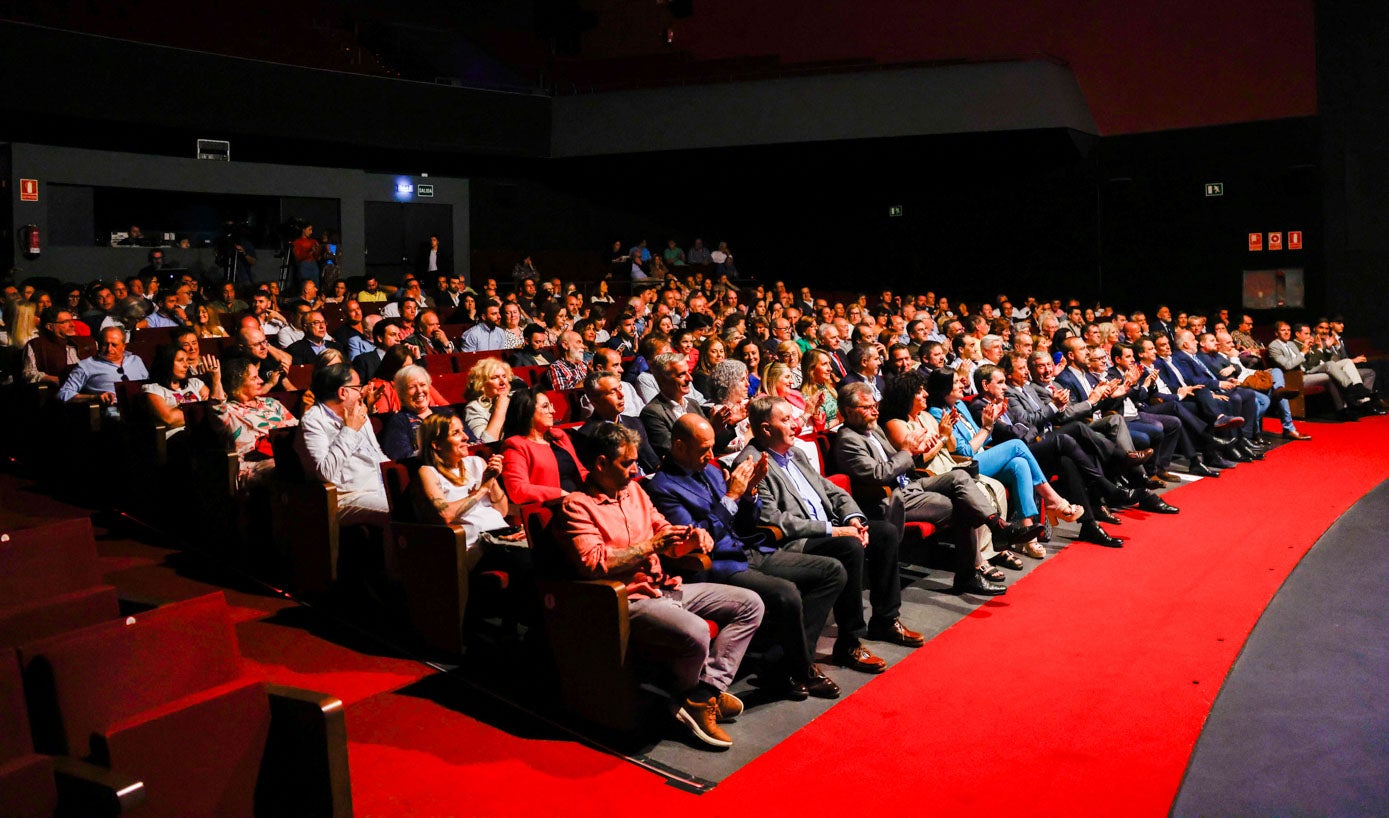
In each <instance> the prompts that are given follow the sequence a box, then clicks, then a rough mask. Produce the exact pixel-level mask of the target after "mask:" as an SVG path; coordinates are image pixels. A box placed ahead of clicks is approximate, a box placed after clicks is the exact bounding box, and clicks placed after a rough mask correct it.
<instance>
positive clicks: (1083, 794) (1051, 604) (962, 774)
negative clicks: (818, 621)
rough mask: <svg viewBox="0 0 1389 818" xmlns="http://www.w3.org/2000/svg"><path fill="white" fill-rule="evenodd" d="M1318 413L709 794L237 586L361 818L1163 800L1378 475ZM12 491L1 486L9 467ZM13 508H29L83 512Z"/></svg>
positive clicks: (145, 575) (153, 574)
mask: <svg viewBox="0 0 1389 818" xmlns="http://www.w3.org/2000/svg"><path fill="white" fill-rule="evenodd" d="M1308 429H1309V430H1310V431H1311V432H1312V433H1313V434H1314V435H1315V436H1316V440H1315V441H1313V442H1311V443H1294V444H1290V445H1286V446H1283V447H1281V448H1279V449H1278V450H1277V451H1275V452H1273V453H1271V454H1270V455H1269V456H1268V459H1267V461H1265V462H1264V463H1261V464H1252V465H1249V466H1242V467H1240V468H1239V469H1236V470H1235V471H1233V472H1230V473H1228V474H1227V475H1226V476H1224V477H1222V478H1221V479H1219V480H1204V481H1201V482H1199V483H1197V484H1195V485H1191V486H1188V487H1185V488H1182V489H1179V490H1177V491H1175V492H1173V493H1172V494H1170V495H1169V499H1170V500H1171V501H1172V502H1174V503H1176V504H1177V505H1179V506H1181V508H1182V513H1181V514H1180V515H1177V516H1158V515H1138V514H1132V515H1129V517H1128V519H1127V521H1126V523H1125V524H1124V525H1123V526H1122V528H1120V529H1119V533H1121V534H1122V535H1123V536H1124V537H1126V538H1128V539H1129V544H1128V545H1127V546H1126V547H1125V548H1123V549H1122V550H1118V551H1115V550H1110V549H1102V548H1099V547H1096V546H1091V545H1085V544H1078V545H1074V546H1071V547H1068V548H1066V550H1065V551H1064V552H1063V553H1061V554H1059V555H1055V556H1053V557H1051V558H1049V559H1048V560H1047V561H1046V562H1045V563H1044V564H1043V565H1042V566H1041V567H1040V569H1039V570H1038V571H1037V572H1035V573H1034V574H1033V575H1031V576H1030V577H1029V578H1028V579H1027V580H1026V581H1025V582H1023V583H1020V584H1019V585H1017V586H1016V587H1015V588H1013V590H1011V591H1010V592H1009V593H1008V595H1007V596H1005V597H1002V598H999V599H997V600H995V601H993V602H990V603H989V604H987V605H985V606H984V607H982V608H980V609H979V610H977V611H976V612H975V613H974V614H972V615H971V616H969V617H967V618H966V619H965V620H963V621H961V622H960V623H959V624H957V625H956V626H954V627H953V628H951V629H949V630H948V631H946V632H945V633H943V634H942V635H940V636H939V637H937V638H935V639H933V640H932V641H931V642H930V643H929V644H928V645H926V647H924V648H922V649H920V650H918V651H916V652H915V653H913V654H912V655H911V656H910V657H909V658H908V659H907V660H905V661H903V662H902V663H901V664H900V665H898V666H896V667H895V668H893V670H892V671H891V672H890V673H888V674H886V675H885V676H884V677H882V678H879V679H876V680H874V681H873V682H872V683H870V684H869V685H868V686H866V687H865V688H863V689H862V690H860V691H859V692H858V693H856V694H854V695H853V696H850V697H848V698H847V699H845V700H844V701H843V702H841V703H840V704H839V705H838V706H836V707H835V708H833V709H832V710H830V711H829V712H828V713H827V714H825V715H824V716H822V717H821V718H819V719H817V720H816V721H814V722H812V723H810V724H809V725H807V726H806V727H805V728H804V729H802V730H801V731H799V732H798V733H796V734H794V735H793V736H792V737H791V738H790V739H788V740H787V741H785V742H783V743H781V744H780V745H778V746H776V747H774V748H773V749H772V750H770V751H768V752H767V753H765V754H764V755H762V756H761V757H759V758H758V759H756V760H755V761H754V762H752V763H751V764H749V765H748V766H747V767H745V768H743V769H742V770H740V771H739V772H738V773H736V774H734V775H733V776H732V777H730V778H729V779H727V780H725V781H724V782H723V783H722V784H720V785H719V786H718V787H716V788H715V789H714V790H713V791H712V792H710V793H708V794H706V795H703V796H696V795H692V794H689V793H686V792H683V791H681V790H677V789H675V788H673V787H670V786H667V785H666V784H665V783H664V781H663V780H662V779H661V778H660V777H658V776H656V775H653V774H651V773H649V772H646V771H644V770H642V769H640V768H638V767H636V766H634V765H632V764H629V763H627V762H625V761H623V760H621V759H618V758H615V757H612V756H609V755H606V754H603V753H600V752H598V751H595V750H591V749H588V748H586V747H584V746H582V745H580V744H577V743H575V742H572V741H567V740H558V741H557V740H548V739H542V738H536V737H532V736H522V735H513V734H509V733H507V732H504V731H503V730H500V729H497V728H495V727H491V726H488V725H486V724H483V723H480V722H478V721H476V720H475V719H472V718H470V717H468V716H466V715H463V714H462V713H459V712H457V711H455V710H451V709H449V708H447V707H444V706H441V705H439V704H437V703H435V702H433V701H431V700H429V699H427V698H421V697H416V696H412V695H409V694H408V692H407V693H399V692H391V691H397V690H399V689H400V688H402V687H404V686H406V685H409V684H410V683H412V682H414V681H416V680H418V679H420V678H423V677H425V676H428V675H430V674H431V672H432V671H431V669H430V668H428V667H426V666H424V665H420V664H417V663H414V662H410V661H407V660H398V659H393V658H383V657H379V656H371V655H367V654H363V653H359V652H357V651H354V650H352V649H350V648H347V647H343V646H342V645H339V644H336V643H334V642H332V641H328V640H326V639H323V638H320V637H319V636H316V635H314V634H312V633H309V632H308V631H305V630H302V629H301V628H298V627H294V626H293V621H286V622H284V623H280V622H278V621H277V619H278V618H272V619H267V618H266V617H267V616H271V615H274V614H276V613H277V612H281V611H282V610H283V609H285V608H286V606H289V605H290V603H287V602H285V601H284V600H279V599H274V598H269V597H260V596H254V595H251V594H245V593H238V592H235V591H229V592H228V599H229V601H231V603H232V604H233V605H234V606H235V607H236V609H237V611H238V616H237V620H238V622H239V624H238V626H237V632H238V636H239V638H240V641H241V646H242V651H243V653H244V654H245V656H246V659H247V662H248V664H250V665H251V666H252V667H254V668H256V669H257V670H258V671H259V672H260V673H262V674H264V675H265V676H266V677H267V678H268V679H271V680H273V681H279V682H285V683H288V684H296V685H302V686H305V687H309V688H311V689H316V690H322V691H324V692H328V693H332V694H334V695H337V696H339V697H341V698H342V699H343V700H344V701H345V702H346V703H347V704H348V711H347V718H348V736H349V740H350V744H351V746H350V754H351V755H350V762H351V767H352V784H353V798H354V801H355V804H356V812H357V815H359V816H406V815H409V816H437V815H526V816H534V815H566V816H571V815H595V816H596V815H602V816H605V817H606V816H611V815H612V814H614V812H615V811H626V810H627V809H629V808H630V809H636V808H639V809H640V810H641V811H643V812H651V811H656V812H661V813H665V814H690V813H696V812H697V813H698V814H700V815H702V816H717V815H727V816H746V815H748V814H749V813H757V812H766V813H769V814H774V815H783V814H797V813H799V814H827V813H828V814H832V813H837V812H848V813H852V814H857V813H859V812H862V811H863V808H864V806H865V805H868V806H869V808H870V809H871V810H872V811H873V812H874V813H875V814H879V815H903V814H912V815H920V814H943V815H958V814H966V813H968V812H972V811H973V812H986V813H998V812H1003V811H1005V810H1006V811H1007V812H1008V813H1010V814H1017V815H1066V816H1073V815H1105V816H1115V815H1139V816H1158V815H1166V814H1167V813H1168V812H1169V810H1170V807H1171V803H1172V800H1173V798H1174V796H1175V794H1176V792H1177V789H1178V787H1179V785H1180V783H1181V777H1182V774H1183V771H1184V769H1185V766H1186V763H1187V759H1188V757H1189V756H1190V754H1191V751H1192V748H1193V747H1194V745H1195V742H1196V739H1197V736H1198V734H1199V733H1200V731H1201V728H1202V725H1203V723H1204V721H1205V719H1206V716H1207V714H1208V712H1209V709H1210V707H1211V703H1212V702H1213V701H1214V699H1215V696H1216V694H1217V693H1218V692H1219V689H1220V685H1221V683H1222V680H1223V679H1224V678H1225V675H1226V673H1227V672H1228V671H1229V669H1230V666H1231V664H1232V663H1233V662H1234V659H1235V657H1236V655H1237V654H1238V652H1239V650H1240V648H1241V646H1242V644H1243V643H1244V641H1245V639H1246V637H1247V636H1248V634H1249V632H1250V630H1251V629H1252V627H1253V626H1254V624H1255V622H1256V621H1257V620H1258V618H1259V616H1260V614H1261V613H1262V611H1263V610H1264V608H1265V606H1266V605H1267V603H1268V601H1269V599H1270V598H1271V597H1272V596H1273V595H1274V594H1275V593H1276V592H1277V591H1278V589H1279V587H1280V585H1281V584H1282V582H1283V580H1284V579H1285V578H1286V577H1287V575H1288V574H1289V572H1290V571H1291V570H1292V569H1293V567H1294V566H1295V565H1296V564H1297V562H1298V561H1299V560H1300V559H1301V557H1302V556H1303V554H1304V553H1306V551H1307V549H1308V548H1310V547H1311V546H1312V544H1313V543H1314V542H1315V541H1316V540H1317V538H1318V537H1319V536H1320V535H1321V533H1322V532H1323V531H1324V530H1325V529H1326V528H1327V527H1328V526H1329V525H1330V524H1331V522H1332V521H1333V520H1334V519H1335V518H1336V517H1337V516H1338V515H1339V514H1341V513H1342V511H1344V510H1345V509H1346V508H1348V507H1349V506H1350V505H1352V504H1353V503H1354V502H1355V501H1356V500H1357V499H1358V498H1360V497H1361V496H1362V495H1364V494H1365V493H1366V492H1367V491H1369V490H1370V489H1371V488H1373V487H1374V486H1375V485H1377V484H1378V483H1380V482H1381V481H1382V480H1384V479H1385V478H1386V477H1389V455H1386V454H1385V452H1389V419H1386V418H1376V419H1372V420H1367V421H1364V422H1361V423H1358V424H1353V425H1352V424H1345V425H1311V426H1309V427H1308ZM4 485H5V489H6V493H7V494H10V491H9V490H10V488H11V487H12V486H13V482H12V481H9V480H6V481H4ZM11 496H13V495H12V494H11ZM0 505H8V504H0ZM11 508H13V506H11ZM25 508H26V511H29V512H31V513H33V518H34V519H40V518H42V517H50V516H71V514H72V513H74V511H73V509H71V507H62V506H61V505H60V504H53V507H52V508H44V509H41V510H40V509H35V508H30V507H29V506H28V505H27V502H26V506H25ZM77 513H80V512H77ZM15 516H19V515H12V521H15V520H14V517H15ZM22 516H23V518H24V519H25V521H27V519H29V515H28V514H25V515H22ZM101 551H102V554H103V560H104V562H105V563H106V567H107V574H108V578H109V580H110V581H112V582H113V583H114V584H116V585H117V586H118V587H119V588H121V590H122V592H123V593H125V594H126V595H127V596H134V597H137V598H138V597H142V596H148V597H149V598H151V599H165V600H168V599H181V598H186V597H188V596H193V595H196V594H198V593H203V592H206V591H208V590H212V589H214V588H215V586H212V585H209V584H207V583H206V582H203V581H200V580H197V579H193V578H191V577H188V576H181V575H178V574H176V573H175V572H174V571H173V570H171V568H170V567H169V566H168V565H161V564H160V563H161V562H162V561H163V556H164V555H167V554H168V553H169V552H166V551H163V550H162V549H157V548H152V547H147V546H141V545H139V544H134V543H130V542H129V541H119V540H118V541H110V540H107V541H103V542H102V543H101ZM460 695H466V694H460ZM737 730H738V728H737V726H736V725H735V726H734V727H733V734H734V736H735V739H736V737H737ZM693 772H695V773H696V774H697V773H698V770H694V771H693Z"/></svg>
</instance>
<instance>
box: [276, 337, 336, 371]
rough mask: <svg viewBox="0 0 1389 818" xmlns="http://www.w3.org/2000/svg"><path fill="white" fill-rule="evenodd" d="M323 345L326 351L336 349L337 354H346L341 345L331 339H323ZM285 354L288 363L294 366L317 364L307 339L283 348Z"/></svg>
mask: <svg viewBox="0 0 1389 818" xmlns="http://www.w3.org/2000/svg"><path fill="white" fill-rule="evenodd" d="M323 344H324V346H326V347H327V348H328V349H336V350H337V351H338V352H346V351H347V350H345V349H343V347H342V345H341V344H339V343H338V342H337V341H334V340H333V339H332V338H331V337H329V338H324V339H323ZM285 352H288V353H289V357H290V362H291V363H292V364H294V365H295V366H299V365H301V364H313V363H317V362H318V354H317V353H315V352H314V351H313V346H312V345H310V344H309V339H308V338H300V339H299V340H298V341H295V342H294V343H292V344H290V345H289V346H287V347H285Z"/></svg>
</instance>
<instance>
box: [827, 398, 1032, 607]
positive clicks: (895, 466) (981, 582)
mask: <svg viewBox="0 0 1389 818" xmlns="http://www.w3.org/2000/svg"><path fill="white" fill-rule="evenodd" d="M839 411H840V413H841V414H843V415H844V425H843V426H841V427H840V428H839V434H838V435H836V436H835V440H834V459H835V462H836V463H837V464H838V465H839V468H841V469H843V470H844V472H845V473H846V474H848V475H849V480H850V481H851V484H852V485H853V486H854V490H855V493H858V491H859V487H860V486H862V487H865V489H866V490H867V491H869V492H873V493H875V494H877V495H878V496H879V500H878V502H877V507H876V508H868V511H869V513H870V514H872V515H873V516H875V517H878V518H885V519H891V517H892V515H893V510H892V507H893V506H895V505H901V506H902V509H903V511H902V513H903V514H904V515H905V517H906V519H908V520H911V521H913V522H927V523H932V524H934V525H937V526H947V525H954V526H955V528H956V530H957V531H959V532H961V533H962V534H964V535H966V536H967V537H968V542H969V546H970V547H968V548H957V549H956V552H957V555H958V561H957V563H956V564H955V582H954V590H955V592H956V593H962V594H964V593H968V594H981V595H984V596H997V595H999V594H1001V593H1004V592H1005V591H1006V590H1007V589H1006V588H1005V587H1004V586H1003V585H1002V583H1001V582H998V581H991V580H990V578H989V577H988V576H987V575H986V574H985V572H986V571H987V570H988V569H987V567H986V565H985V562H984V558H983V553H984V550H985V548H986V546H987V545H988V541H989V540H988V538H990V537H991V536H993V535H997V537H998V539H999V540H1000V541H1001V542H1004V543H1020V542H1026V541H1028V540H1030V539H1032V538H1033V537H1036V536H1037V535H1038V534H1040V533H1041V532H1042V526H1032V527H1031V528H1024V527H1022V526H1020V525H1017V524H1014V525H1011V526H1009V525H1006V524H1004V523H1003V521H1002V520H1000V519H999V516H998V514H997V512H995V511H994V507H993V505H992V504H991V503H990V502H989V499H988V497H986V496H985V495H984V492H983V491H982V490H981V489H980V488H979V486H978V485H976V484H975V482H974V480H973V479H971V478H970V476H969V475H968V474H966V473H965V472H963V471H961V470H959V469H951V470H950V471H948V472H946V473H944V474H938V475H936V476H934V477H916V476H915V474H914V473H913V469H914V468H915V467H916V464H917V458H918V456H919V455H920V456H924V455H928V454H929V455H934V453H935V452H934V450H935V449H937V448H939V447H940V445H941V438H940V434H939V433H936V434H934V435H928V434H927V433H926V431H925V430H924V429H923V430H921V431H920V432H919V433H918V435H917V438H916V440H915V441H914V443H915V445H913V446H911V447H910V448H911V449H913V450H915V451H909V450H908V449H901V450H898V449H897V448H896V447H895V446H893V445H892V441H890V440H888V439H887V435H886V434H884V433H883V430H882V428H881V427H879V426H878V423H877V417H878V402H877V401H876V400H874V399H873V392H872V390H871V389H870V388H869V386H868V384H866V383H861V382H860V383H846V384H844V385H843V386H841V387H840V388H839ZM865 508H867V506H866V505H865ZM1000 578H1001V577H1000Z"/></svg>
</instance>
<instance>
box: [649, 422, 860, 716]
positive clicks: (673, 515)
mask: <svg viewBox="0 0 1389 818" xmlns="http://www.w3.org/2000/svg"><path fill="white" fill-rule="evenodd" d="M714 437H715V435H714V427H713V426H711V425H710V424H709V421H707V420H705V419H704V418H703V417H702V416H700V415H696V414H687V415H684V416H683V417H681V418H680V419H679V420H677V421H676V422H675V426H674V427H673V428H672V430H671V443H670V454H669V456H667V457H666V459H665V461H664V462H663V463H662V464H661V468H660V471H658V472H657V473H656V474H655V475H654V476H652V477H651V479H650V480H647V481H646V482H645V483H644V484H643V485H644V488H645V489H646V492H647V494H649V495H651V501H652V503H654V504H655V506H656V508H657V509H658V510H660V512H661V513H662V514H663V515H665V517H666V519H667V520H670V521H671V522H672V523H674V524H675V525H692V526H697V527H699V528H703V529H704V530H706V531H708V532H709V536H710V537H711V538H712V539H713V540H714V549H713V551H711V552H710V553H709V557H710V559H711V560H712V561H713V566H712V567H711V568H710V570H709V572H708V576H707V577H705V578H704V580H705V581H709V582H722V583H727V584H729V585H736V586H738V587H740V588H746V589H748V590H750V591H752V592H754V593H756V594H757V595H758V596H759V597H761V598H762V600H763V602H764V604H765V605H766V607H767V615H766V617H765V619H764V622H765V623H766V626H767V627H768V628H771V629H774V631H775V633H776V638H777V642H778V643H779V644H780V645H781V647H782V659H781V662H780V663H779V666H777V667H775V668H766V669H764V672H763V674H762V676H761V679H760V681H761V683H762V686H763V687H766V688H772V689H775V690H777V691H778V692H781V693H783V694H784V695H786V696H788V697H789V698H793V699H797V700H803V699H806V698H807V697H809V696H812V695H813V696H817V697H819V698H824V699H834V698H838V697H839V686H838V685H836V684H835V683H834V682H833V681H831V680H830V678H829V677H828V676H826V675H825V674H824V673H822V672H821V671H820V668H819V667H818V666H816V665H815V664H814V660H815V645H816V642H817V641H818V640H819V638H820V631H822V630H824V628H825V622H826V620H827V619H828V618H829V615H830V611H831V609H832V608H833V607H834V601H835V600H836V599H837V598H838V597H839V595H840V593H841V592H842V591H843V590H844V586H845V584H846V583H847V581H848V574H847V573H846V572H845V570H844V566H842V565H841V564H840V563H839V561H838V560H835V559H833V558H831V557H825V556H817V555H814V554H802V553H795V552H791V551H782V550H780V549H778V548H777V547H776V546H775V544H772V543H766V544H760V543H758V541H757V540H756V536H755V535H756V527H757V521H758V517H759V516H760V502H759V500H758V497H757V485H758V484H759V483H761V482H762V479H763V478H764V477H766V474H767V459H766V458H765V457H762V458H749V459H747V460H744V461H743V462H741V463H739V464H738V467H737V468H735V469H734V470H733V472H732V474H731V475H730V477H729V480H728V481H727V482H725V481H724V477H723V472H722V471H720V470H719V468H718V467H717V466H715V465H714V464H712V463H711V462H709V456H710V453H711V452H712V451H713V449H714Z"/></svg>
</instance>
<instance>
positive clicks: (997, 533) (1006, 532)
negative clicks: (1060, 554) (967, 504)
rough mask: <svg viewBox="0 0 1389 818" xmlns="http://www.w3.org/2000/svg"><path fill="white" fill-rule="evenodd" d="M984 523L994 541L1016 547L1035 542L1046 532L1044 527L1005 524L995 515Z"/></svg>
mask: <svg viewBox="0 0 1389 818" xmlns="http://www.w3.org/2000/svg"><path fill="white" fill-rule="evenodd" d="M985 523H986V524H987V525H988V526H989V531H991V532H993V535H994V539H995V540H1000V541H1002V543H1003V545H1017V544H1018V543H1025V542H1028V541H1030V540H1035V539H1037V536H1038V535H1039V534H1041V533H1042V532H1043V531H1044V530H1046V526H1043V525H1023V524H1022V523H1005V522H1003V519H1002V518H1001V517H999V516H998V515H997V514H995V515H993V516H991V517H989V519H988V520H986V521H985Z"/></svg>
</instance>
